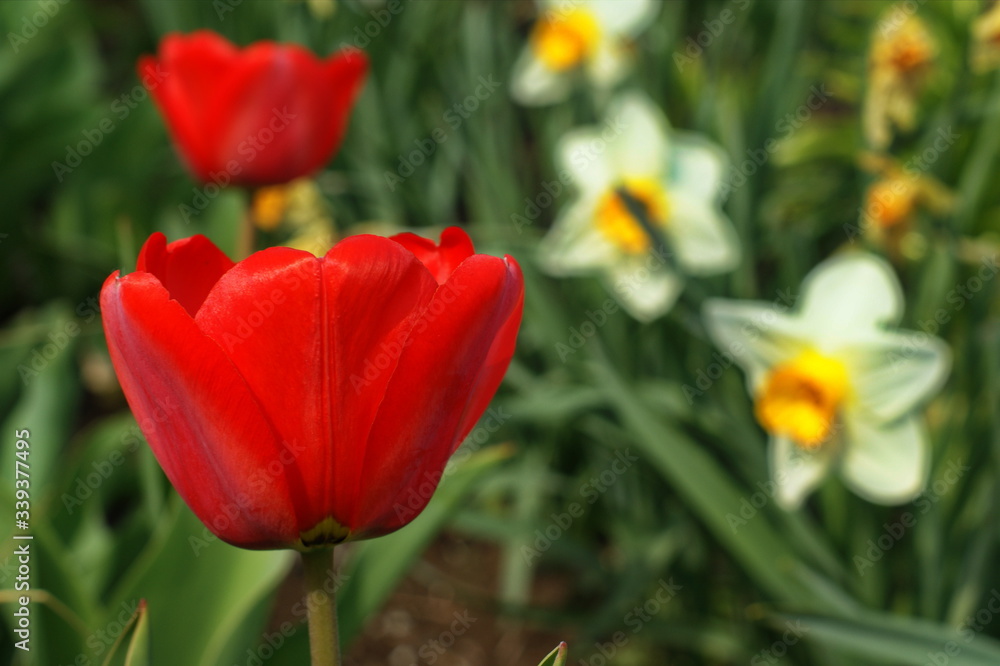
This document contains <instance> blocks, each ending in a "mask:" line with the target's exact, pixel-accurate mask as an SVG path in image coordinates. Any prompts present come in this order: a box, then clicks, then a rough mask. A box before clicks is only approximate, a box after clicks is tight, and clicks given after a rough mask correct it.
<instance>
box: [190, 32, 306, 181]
mask: <svg viewBox="0 0 1000 666" xmlns="http://www.w3.org/2000/svg"><path fill="white" fill-rule="evenodd" d="M321 80H322V69H321V67H320V63H319V61H318V60H317V59H316V57H315V56H313V55H312V54H311V53H309V52H308V51H306V50H305V49H303V48H301V47H298V46H294V45H289V46H279V45H277V44H274V43H273V42H258V43H256V44H254V45H253V46H251V47H249V48H247V49H246V50H245V51H244V52H243V53H242V55H241V57H240V59H239V63H238V65H237V66H236V67H235V68H234V70H233V71H232V72H231V73H230V76H229V77H228V78H227V79H226V80H225V81H221V82H219V89H218V92H217V94H216V96H215V98H214V101H213V104H212V106H211V107H210V109H209V111H208V114H207V118H206V124H205V130H206V132H208V134H209V136H211V137H213V139H212V142H211V146H212V147H211V149H210V153H211V155H212V159H213V161H215V162H216V163H218V164H223V165H228V164H230V163H234V164H235V165H237V166H238V168H239V173H238V174H236V177H237V180H238V182H241V183H243V184H248V185H268V184H274V183H284V182H288V181H290V180H293V179H294V178H297V177H299V176H301V175H305V172H306V169H307V167H308V165H309V164H310V162H311V159H312V151H313V150H314V149H315V142H316V137H315V135H314V130H315V121H314V119H315V118H316V117H317V115H318V114H320V113H322V112H323V110H321V109H319V108H318V106H319V104H318V100H319V93H318V92H317V91H316V88H317V86H318V85H319V83H318V82H319V81H321Z"/></svg>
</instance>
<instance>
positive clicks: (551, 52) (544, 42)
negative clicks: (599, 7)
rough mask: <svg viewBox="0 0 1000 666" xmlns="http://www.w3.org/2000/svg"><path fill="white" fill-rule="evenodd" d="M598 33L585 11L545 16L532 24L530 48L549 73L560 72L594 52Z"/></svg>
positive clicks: (595, 25) (595, 24)
mask: <svg viewBox="0 0 1000 666" xmlns="http://www.w3.org/2000/svg"><path fill="white" fill-rule="evenodd" d="M600 32H601V30H600V26H599V25H598V24H597V19H595V18H594V15H593V14H591V13H590V12H588V11H584V10H582V9H575V10H573V11H570V12H569V13H565V14H560V13H557V12H548V13H546V14H545V15H544V16H542V18H541V19H539V20H538V23H536V24H535V28H534V30H533V31H532V34H531V46H532V48H533V49H534V51H535V55H536V56H538V59H539V60H541V61H542V62H543V63H545V65H546V66H547V67H548V68H549V69H552V70H555V71H557V72H561V71H564V70H567V69H569V68H571V67H576V66H577V65H579V64H580V63H581V62H582V61H583V60H584V59H585V58H587V57H589V56H590V55H591V54H592V53H593V52H594V49H595V48H596V46H597V40H598V38H599V36H600Z"/></svg>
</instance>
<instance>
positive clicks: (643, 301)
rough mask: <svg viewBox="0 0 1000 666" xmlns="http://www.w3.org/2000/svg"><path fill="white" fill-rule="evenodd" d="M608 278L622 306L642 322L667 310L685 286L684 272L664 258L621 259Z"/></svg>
mask: <svg viewBox="0 0 1000 666" xmlns="http://www.w3.org/2000/svg"><path fill="white" fill-rule="evenodd" d="M607 279H608V281H609V282H610V283H611V284H610V286H611V289H612V291H613V292H614V294H615V295H616V296H617V297H618V300H619V302H621V304H622V307H624V308H625V310H626V311H627V312H628V313H629V314H630V315H632V317H634V318H635V319H637V320H638V321H642V322H649V321H653V320H654V319H656V318H657V317H661V316H663V315H664V314H666V312H668V311H669V310H670V308H672V307H673V305H674V302H675V301H676V300H677V297H678V296H679V295H680V293H681V290H682V289H683V288H684V281H683V280H682V279H681V278H680V276H678V275H677V274H676V273H675V272H673V271H672V270H670V268H669V267H668V266H667V265H666V264H664V263H663V262H662V261H631V262H624V263H623V262H619V263H617V264H616V265H615V266H614V267H613V268H612V269H611V270H610V271H609V272H608V275H607Z"/></svg>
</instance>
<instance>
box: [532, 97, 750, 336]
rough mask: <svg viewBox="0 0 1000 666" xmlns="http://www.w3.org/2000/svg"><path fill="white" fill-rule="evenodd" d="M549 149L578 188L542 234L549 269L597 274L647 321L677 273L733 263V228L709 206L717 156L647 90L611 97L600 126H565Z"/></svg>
mask: <svg viewBox="0 0 1000 666" xmlns="http://www.w3.org/2000/svg"><path fill="white" fill-rule="evenodd" d="M557 152H558V154H557V160H556V161H557V162H558V166H559V167H560V172H559V173H560V179H562V180H563V181H564V182H572V183H574V184H575V186H576V189H577V190H578V192H579V196H578V198H577V199H576V200H575V201H573V202H572V203H570V204H569V205H568V206H567V207H566V208H565V209H564V210H562V211H561V212H560V215H559V216H558V218H557V219H556V221H555V223H554V225H553V227H552V230H551V231H550V232H549V234H548V236H546V237H545V239H543V241H542V244H541V248H540V249H541V262H542V265H543V267H544V268H545V269H546V270H547V271H548V272H549V273H552V274H554V275H581V274H588V273H595V272H597V273H601V274H603V275H604V277H605V278H606V279H607V280H608V281H609V282H610V287H611V289H612V291H613V292H614V294H615V295H616V296H617V298H618V300H619V301H620V302H621V303H622V305H623V306H624V307H625V309H626V310H628V312H629V313H630V314H631V315H632V316H634V317H635V318H636V319H639V320H640V321H650V320H652V319H655V318H656V317H659V316H661V315H662V314H664V313H665V312H667V311H668V310H669V309H670V308H671V306H672V305H673V304H674V301H675V300H676V299H677V295H678V294H679V293H680V291H681V288H682V286H683V278H682V277H681V275H682V274H686V275H692V276H697V275H711V274H716V273H722V272H725V271H728V270H732V269H733V268H735V267H736V265H737V264H738V263H739V243H738V241H737V239H736V233H735V230H734V229H733V227H732V223H730V221H729V219H728V218H727V217H726V216H725V215H724V214H723V213H722V212H721V211H720V210H719V206H718V194H719V187H720V184H721V179H722V175H723V170H724V165H725V156H724V154H723V153H722V151H721V149H719V148H718V147H717V146H715V145H714V144H712V143H710V142H708V141H706V140H703V139H701V138H698V137H695V136H690V135H684V134H679V133H674V132H671V131H670V130H669V127H668V125H667V120H666V118H664V116H663V114H662V113H661V112H660V110H659V109H658V108H656V106H655V105H653V103H652V102H651V101H649V100H648V99H647V98H645V97H643V96H641V95H635V94H629V95H624V96H621V97H619V98H617V99H615V100H613V101H612V103H611V106H610V109H609V114H608V118H607V120H606V121H605V123H604V125H603V126H600V127H591V128H584V129H580V130H575V131H573V132H571V133H569V134H567V135H566V136H565V137H563V139H562V140H561V141H560V143H559V146H558V149H557Z"/></svg>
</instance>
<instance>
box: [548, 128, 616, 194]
mask: <svg viewBox="0 0 1000 666" xmlns="http://www.w3.org/2000/svg"><path fill="white" fill-rule="evenodd" d="M611 140H612V141H613V140H615V138H614V137H612V139H611ZM607 151H608V140H605V138H604V137H602V136H601V131H600V130H596V129H580V130H573V131H571V132H568V133H567V134H566V135H565V136H564V137H563V138H562V139H560V141H559V145H558V146H557V147H556V164H557V166H558V167H559V169H560V170H565V171H567V172H568V173H569V178H570V179H571V180H572V182H573V183H574V184H576V186H577V189H579V190H580V191H581V192H584V193H588V194H591V195H594V194H595V193H598V192H604V191H605V190H607V189H608V188H611V187H613V186H614V185H615V180H616V179H617V175H616V174H615V170H614V169H613V168H612V164H611V161H610V160H608V159H607V156H606V153H607Z"/></svg>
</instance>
